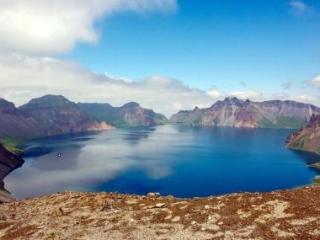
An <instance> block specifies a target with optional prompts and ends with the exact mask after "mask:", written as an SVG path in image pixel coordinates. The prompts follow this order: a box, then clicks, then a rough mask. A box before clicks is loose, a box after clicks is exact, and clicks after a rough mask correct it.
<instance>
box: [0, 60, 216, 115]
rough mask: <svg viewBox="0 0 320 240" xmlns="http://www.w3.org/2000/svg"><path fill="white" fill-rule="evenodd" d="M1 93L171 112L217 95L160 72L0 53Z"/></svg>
mask: <svg viewBox="0 0 320 240" xmlns="http://www.w3.org/2000/svg"><path fill="white" fill-rule="evenodd" d="M0 72H1V74H0V85H1V90H2V91H1V94H0V96H1V97H3V98H6V99H8V100H11V101H14V102H15V103H17V104H23V103H25V102H27V101H29V100H30V98H34V97H40V96H42V95H44V94H62V95H64V96H66V97H68V98H70V99H71V100H73V101H81V102H108V103H111V104H113V105H115V106H119V105H122V104H124V103H126V102H129V101H137V102H139V103H140V104H141V105H143V106H144V107H148V108H153V109H155V110H157V111H159V112H162V113H164V114H167V115H170V114H172V113H175V112H176V111H178V110H181V109H190V108H192V107H194V106H200V107H206V106H209V105H210V104H212V103H213V101H214V100H215V99H217V97H218V96H220V95H219V94H218V95H216V96H212V95H210V94H207V93H206V92H205V91H202V90H199V89H196V88H191V87H188V86H186V85H184V84H183V83H182V82H180V81H178V80H175V79H172V78H167V77H161V76H151V77H146V78H145V79H142V80H140V81H129V80H123V79H118V78H114V77H109V76H106V75H103V74H97V73H93V72H91V71H89V70H87V69H85V68H83V67H82V66H80V65H78V64H75V63H73V62H68V61H63V60H58V59H54V58H39V57H30V56H24V55H17V54H10V55H0Z"/></svg>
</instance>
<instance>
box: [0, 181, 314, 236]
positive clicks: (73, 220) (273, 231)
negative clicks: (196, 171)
mask: <svg viewBox="0 0 320 240" xmlns="http://www.w3.org/2000/svg"><path fill="white" fill-rule="evenodd" d="M319 229H320V187H307V188H303V189H296V190H288V191H276V192H271V193H238V194H232V195H226V196H220V197H207V198H195V199H177V198H174V197H159V196H157V195H153V196H151V195H149V196H134V195H121V194H115V193H99V194H94V193H70V192H66V193H61V194H55V195H51V196H47V197H42V198H35V199H30V200H24V201H19V202H13V203H6V204H2V205H0V238H1V239H3V240H12V239H15V240H20V239H21V240H22V239H23V240H28V239H61V240H63V239H66V240H67V239H68V240H69V239H95V240H99V239H104V240H109V239H110V240H118V239H119V240H120V239H121V240H126V239H136V240H140V239H141V240H143V239H155V240H157V239H172V240H173V239H181V240H187V239H197V240H202V239H217V240H220V239H225V240H233V239H234V240H245V239H248V240H249V239H251V240H252V239H257V240H258V239H261V240H262V239H299V240H307V239H308V240H312V239H320V230H319Z"/></svg>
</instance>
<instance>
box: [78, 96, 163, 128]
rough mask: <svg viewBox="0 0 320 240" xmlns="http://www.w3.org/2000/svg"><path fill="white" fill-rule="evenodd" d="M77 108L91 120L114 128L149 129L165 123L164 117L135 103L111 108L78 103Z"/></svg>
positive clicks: (95, 104) (104, 105)
mask: <svg viewBox="0 0 320 240" xmlns="http://www.w3.org/2000/svg"><path fill="white" fill-rule="evenodd" d="M78 106H79V108H80V109H81V111H82V112H84V113H86V114H88V115H90V116H91V117H92V118H93V119H95V120H97V121H105V122H107V123H109V124H111V125H113V126H116V127H127V126H130V127H150V126H156V125H162V124H165V123H166V122H167V118H166V117H165V116H164V115H162V114H159V113H155V112H154V111H152V110H150V109H145V108H142V107H141V106H140V105H139V104H138V103H135V102H130V103H127V104H124V105H123V106H121V107H113V106H111V105H110V104H107V103H105V104H99V103H79V104H78Z"/></svg>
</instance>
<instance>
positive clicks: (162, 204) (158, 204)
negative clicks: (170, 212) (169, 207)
mask: <svg viewBox="0 0 320 240" xmlns="http://www.w3.org/2000/svg"><path fill="white" fill-rule="evenodd" d="M165 205H166V204H165V203H157V204H156V205H155V207H156V208H163V207H164V206H165Z"/></svg>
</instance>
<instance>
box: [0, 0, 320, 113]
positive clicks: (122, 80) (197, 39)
mask: <svg viewBox="0 0 320 240" xmlns="http://www.w3.org/2000/svg"><path fill="white" fill-rule="evenodd" d="M319 25H320V1H319V0H55V1H52V0H41V1H39V0H29V1H11V0H3V1H0V39H1V41H0V72H1V75H0V84H1V89H2V92H1V93H0V97H3V98H6V99H8V100H10V101H13V102H15V103H16V104H17V105H20V104H23V103H25V102H27V101H28V100H30V98H34V97H39V96H42V95H45V94H62V95H64V96H66V97H67V98H69V99H70V100H73V101H81V102H108V103H110V104H113V105H116V106H119V105H122V104H124V103H126V102H128V101H136V102H139V103H140V104H141V105H142V106H144V107H148V108H152V109H154V110H156V111H158V112H162V113H165V114H166V115H168V116H169V115H171V114H173V113H175V112H177V111H179V110H181V109H191V108H194V107H195V106H199V107H208V106H210V105H212V104H213V103H214V102H215V101H217V100H219V99H223V98H225V97H228V96H236V97H239V98H242V99H246V98H250V99H251V100H254V101H264V100H270V99H280V100H295V101H301V102H307V103H312V104H315V105H319V106H320V94H319V93H320V92H319V91H320V44H319V39H320V27H319Z"/></svg>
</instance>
